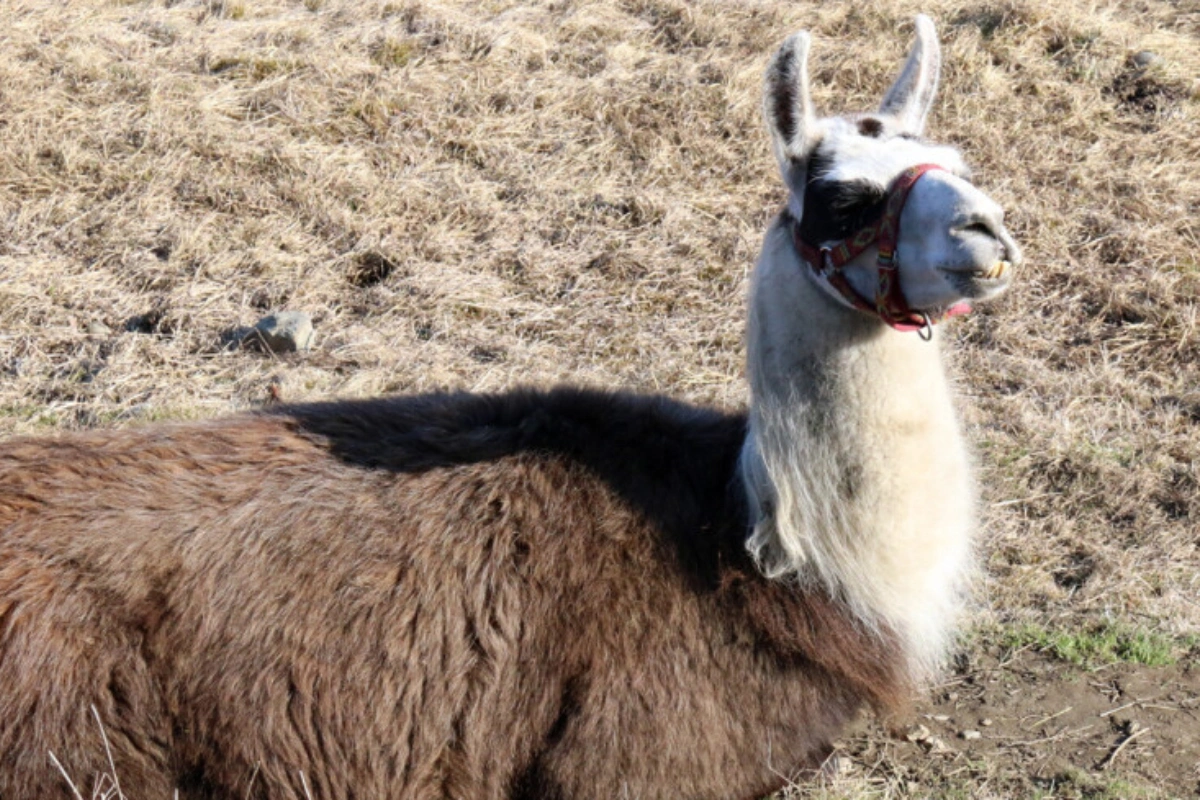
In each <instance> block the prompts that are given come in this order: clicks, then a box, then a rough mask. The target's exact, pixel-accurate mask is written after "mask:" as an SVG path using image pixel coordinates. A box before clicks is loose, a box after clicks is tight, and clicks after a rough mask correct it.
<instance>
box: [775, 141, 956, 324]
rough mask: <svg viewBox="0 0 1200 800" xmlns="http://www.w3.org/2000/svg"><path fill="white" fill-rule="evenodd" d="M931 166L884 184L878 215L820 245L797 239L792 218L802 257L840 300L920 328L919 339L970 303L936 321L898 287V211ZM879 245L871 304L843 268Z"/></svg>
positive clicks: (797, 229) (892, 321) (908, 171)
mask: <svg viewBox="0 0 1200 800" xmlns="http://www.w3.org/2000/svg"><path fill="white" fill-rule="evenodd" d="M933 169H942V167H939V166H938V165H937V164H917V165H916V166H914V167H909V168H908V169H906V170H905V171H904V172H902V173H901V174H900V175H899V177H897V178H896V179H895V180H894V181H892V185H891V186H889V187H888V195H887V204H886V205H885V206H884V211H883V215H882V216H881V217H880V218H879V219H878V220H876V221H875V222H873V223H872V224H870V225H867V226H866V227H864V228H862V229H860V230H859V231H858V232H857V233H855V234H854V235H853V236H850V237H847V238H845V239H842V240H841V241H840V242H835V243H833V244H831V245H826V246H824V247H820V248H818V247H814V246H813V245H811V244H809V243H808V242H806V241H804V240H803V239H801V238H800V225H799V223H798V222H797V221H796V218H795V217H793V218H792V225H791V228H792V240H793V242H795V245H796V249H797V250H799V251H800V255H801V257H803V259H804V260H805V261H806V262H808V266H809V267H810V268H811V269H812V271H813V275H814V276H815V277H816V278H817V279H818V280H820V281H822V282H824V283H825V284H827V285H828V286H829V287H830V288H831V289H833V290H834V291H835V292H836V293H837V294H838V295H840V296H841V298H842V299H843V300H845V301H846V302H847V303H849V304H850V305H851V306H853V307H854V308H857V309H859V310H860V311H865V312H867V313H868V314H873V315H875V316H877V317H879V318H880V319H881V320H883V321H884V322H886V323H887V324H888V325H890V326H891V327H892V328H895V329H896V330H898V331H919V332H921V334H922V338H926V339H927V338H929V336H931V335H932V333H933V331H932V326H933V324H934V323H935V322H941V321H942V320H944V319H946V318H948V317H953V316H957V315H959V314H966V313H967V312H969V311H970V310H971V307H970V306H969V305H967V304H966V303H958V304H957V305H954V306H951V307H950V308H949V309H947V310H946V311H944V312H943V313H941V314H940V315H938V317H937V318H936V319H933V318H931V317H930V316H929V314H928V313H926V312H924V311H917V310H915V309H913V308H912V307H911V306H909V304H908V301H907V300H906V299H905V297H904V293H903V291H901V289H900V274H899V264H897V262H896V243H897V241H898V239H899V237H900V214H901V212H902V211H904V203H905V202H906V201H907V200H908V194H909V192H910V191H912V188H913V186H915V185H916V183H917V181H918V180H920V179H921V176H922V175H924V174H925V173H926V172H929V171H930V170H933ZM874 244H878V247H879V254H878V257H877V258H876V261H875V274H876V281H875V298H874V302H873V303H872V302H871V301H869V300H867V299H866V298H865V297H863V296H862V295H861V294H859V293H858V292H857V291H856V290H855V289H854V287H853V286H851V285H850V281H848V280H847V279H846V274H845V272H844V271H843V268H844V267H845V266H846V265H847V264H849V263H850V262H851V261H853V260H854V259H856V258H858V256H859V255H861V254H862V252H863V251H864V250H866V249H867V248H869V247H871V245H874Z"/></svg>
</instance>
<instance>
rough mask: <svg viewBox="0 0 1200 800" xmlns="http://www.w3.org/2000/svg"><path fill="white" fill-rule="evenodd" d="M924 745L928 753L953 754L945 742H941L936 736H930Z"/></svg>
mask: <svg viewBox="0 0 1200 800" xmlns="http://www.w3.org/2000/svg"><path fill="white" fill-rule="evenodd" d="M924 745H925V747H926V748H927V749H928V750H929V752H930V753H951V752H953V750H951V749H950V746H949V745H947V744H946V743H945V742H943V741H942V740H941V739H939V738H938V737H937V736H930V737H929V738H928V739H926V740H925V742H924Z"/></svg>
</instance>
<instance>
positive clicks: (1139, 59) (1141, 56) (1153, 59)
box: [1129, 50, 1163, 69]
mask: <svg viewBox="0 0 1200 800" xmlns="http://www.w3.org/2000/svg"><path fill="white" fill-rule="evenodd" d="M1162 60H1163V57H1162V56H1160V55H1159V54H1158V53H1155V52H1153V51H1151V50H1142V51H1141V52H1139V53H1134V54H1133V56H1131V57H1130V59H1129V61H1130V63H1132V64H1133V65H1134V66H1135V67H1137V68H1138V69H1148V68H1149V67H1153V66H1156V65H1158V64H1161V63H1162Z"/></svg>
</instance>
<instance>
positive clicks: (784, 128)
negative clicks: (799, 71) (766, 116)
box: [771, 47, 796, 144]
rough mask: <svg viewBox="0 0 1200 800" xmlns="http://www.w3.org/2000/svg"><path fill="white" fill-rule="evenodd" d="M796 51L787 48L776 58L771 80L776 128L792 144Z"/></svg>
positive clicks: (772, 105)
mask: <svg viewBox="0 0 1200 800" xmlns="http://www.w3.org/2000/svg"><path fill="white" fill-rule="evenodd" d="M795 62H796V51H795V49H794V48H792V47H785V48H783V49H781V50H780V51H779V55H778V56H776V57H775V64H774V73H775V74H774V75H773V76H772V78H771V109H772V115H773V116H774V119H775V128H776V129H777V130H778V131H779V135H780V136H781V137H783V141H784V142H785V143H786V144H790V143H791V141H792V139H793V138H795V136H796V81H795V76H794V75H793V70H794V68H795Z"/></svg>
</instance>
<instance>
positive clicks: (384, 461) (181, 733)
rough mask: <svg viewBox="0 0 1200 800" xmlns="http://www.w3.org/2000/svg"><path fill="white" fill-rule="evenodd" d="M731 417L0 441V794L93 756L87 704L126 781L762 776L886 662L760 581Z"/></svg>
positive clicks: (573, 416)
mask: <svg viewBox="0 0 1200 800" xmlns="http://www.w3.org/2000/svg"><path fill="white" fill-rule="evenodd" d="M744 434H745V420H744V418H742V417H739V416H726V415H721V414H717V413H714V412H705V411H699V410H696V409H692V408H687V407H684V406H680V405H676V404H673V403H670V402H668V401H663V400H657V399H650V398H623V397H620V396H614V395H605V394H591V393H580V392H570V391H560V392H556V393H552V394H548V395H542V394H534V393H530V394H518V395H510V396H501V397H465V396H463V397H453V396H434V397H428V398H411V399H404V400H390V401H375V402H363V403H344V404H338V405H331V406H312V407H305V408H300V409H295V410H294V411H284V412H280V413H278V414H269V415H264V416H258V417H244V418H240V419H233V420H227V421H219V422H213V423H207V424H201V425H189V426H180V427H174V428H167V429H150V430H144V431H122V432H97V433H91V434H86V435H82V436H77V437H72V438H69V439H63V440H50V441H30V440H24V441H20V440H19V441H16V442H11V443H8V444H6V445H5V446H4V447H3V448H0V475H3V480H2V481H0V497H3V500H2V501H0V530H3V531H4V536H3V538H2V539H0V598H4V605H0V630H3V631H4V634H3V638H2V639H0V664H3V667H4V672H5V674H6V676H15V677H16V678H17V681H16V682H15V683H6V686H5V687H4V688H3V689H0V710H2V711H3V712H4V714H3V717H0V719H2V720H3V722H0V795H2V796H4V797H14V798H15V797H56V796H64V797H65V796H66V787H65V785H64V784H63V782H62V779H61V777H60V776H58V775H57V773H56V772H55V771H54V770H53V768H52V767H51V766H50V763H49V761H48V756H47V752H48V751H53V752H54V753H55V755H56V756H57V757H58V759H59V760H60V761H61V762H62V763H63V765H64V767H65V768H67V770H68V771H69V772H70V773H71V774H72V775H73V776H74V777H75V778H76V779H77V780H79V781H80V782H81V783H86V782H88V781H90V779H91V776H92V775H94V774H97V773H100V772H107V771H108V769H107V765H106V757H105V751H104V745H103V742H102V741H101V740H100V738H99V732H98V729H97V726H96V723H95V721H94V720H93V719H92V716H91V713H90V711H89V708H88V706H89V704H95V705H96V707H97V711H98V712H99V714H100V717H101V718H102V719H103V720H104V724H105V730H106V732H107V735H108V738H109V740H110V743H111V745H112V747H113V750H114V756H115V759H116V771H117V774H118V777H119V779H120V780H121V782H122V786H123V788H124V789H125V791H126V792H127V793H130V795H131V796H136V797H170V796H171V793H172V792H173V791H174V789H175V788H176V787H178V788H179V789H180V791H181V796H183V797H210V796H215V797H244V796H247V790H248V787H249V784H250V782H251V780H252V777H253V780H254V784H255V787H256V789H255V790H254V791H251V792H250V794H249V796H251V797H271V798H291V797H297V798H299V797H304V792H303V786H302V783H301V778H300V774H301V773H302V772H303V774H304V776H305V780H306V782H307V783H308V784H309V786H310V788H311V790H312V793H313V796H314V797H322V798H345V797H431V798H432V797H478V798H490V797H497V798H500V797H531V798H532V797H538V798H542V797H573V798H574V797H579V798H583V797H611V796H612V794H613V792H614V791H627V792H628V793H629V796H631V797H658V796H668V795H677V796H680V797H729V796H734V795H732V794H730V792H731V791H733V792H736V796H743V795H744V796H747V797H749V796H757V795H760V794H762V793H765V792H767V791H768V790H770V789H772V788H774V787H775V786H777V785H778V784H779V783H780V782H781V780H782V779H781V775H786V774H789V773H792V772H794V771H795V770H796V769H797V768H798V767H803V766H815V765H816V764H819V762H820V760H821V758H823V757H824V755H825V754H826V752H827V746H828V741H829V740H830V738H831V737H832V736H833V735H835V733H836V731H837V729H838V727H839V725H840V724H842V723H843V722H844V721H845V719H846V718H847V717H848V716H849V715H851V714H853V713H854V712H855V711H856V709H857V708H858V707H859V706H860V705H861V704H862V703H864V702H872V703H875V704H876V705H879V706H888V705H890V704H892V703H894V702H896V701H897V699H898V698H899V696H900V693H901V686H900V682H901V680H902V678H901V673H900V671H899V670H897V669H895V666H894V659H893V658H890V657H889V656H888V647H887V646H886V645H885V643H884V642H882V641H881V640H879V639H877V638H876V637H873V636H869V635H866V634H865V633H864V632H863V631H862V630H861V629H859V628H858V627H856V626H855V625H854V624H853V622H852V621H851V620H849V619H848V618H847V617H846V616H845V614H843V613H841V612H840V611H839V610H838V609H836V608H835V607H834V606H833V605H832V604H831V603H829V602H828V600H827V599H826V598H824V597H823V596H822V595H821V594H820V593H811V594H805V593H801V592H796V591H794V590H793V589H792V588H791V587H789V586H786V585H784V584H781V583H778V582H773V581H768V580H765V579H764V578H763V577H762V576H760V575H758V574H757V572H756V570H755V569H754V567H753V565H752V564H751V563H750V561H749V558H748V556H747V555H746V552H745V549H744V546H743V541H744V538H745V533H746V516H745V510H744V506H743V504H742V502H741V500H740V493H739V491H737V489H738V481H737V480H736V478H737V470H736V464H737V458H738V452H739V448H740V447H741V445H742V442H743V439H744ZM631 464H634V465H638V466H637V468H635V469H632V470H631V469H630V468H629V467H630V465H631ZM114 475H119V476H120V480H114V478H113V476H114ZM834 643H836V644H837V645H838V646H831V645H832V644H834ZM730 676H738V679H737V680H730ZM47 701H52V702H51V704H50V705H49V707H47ZM30 720H37V722H38V724H36V725H31V724H29V721H30Z"/></svg>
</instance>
